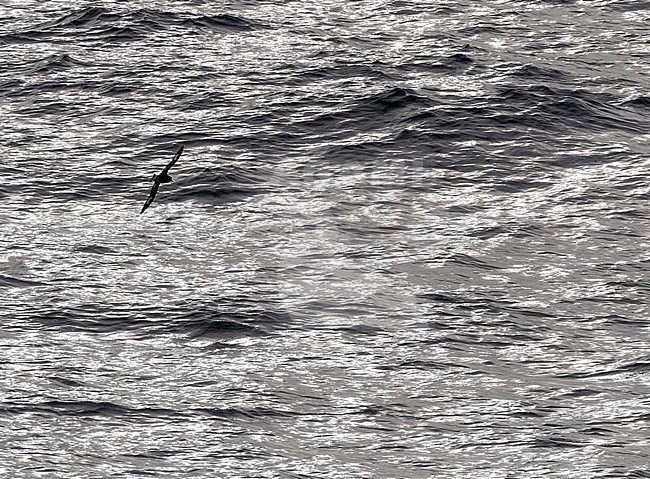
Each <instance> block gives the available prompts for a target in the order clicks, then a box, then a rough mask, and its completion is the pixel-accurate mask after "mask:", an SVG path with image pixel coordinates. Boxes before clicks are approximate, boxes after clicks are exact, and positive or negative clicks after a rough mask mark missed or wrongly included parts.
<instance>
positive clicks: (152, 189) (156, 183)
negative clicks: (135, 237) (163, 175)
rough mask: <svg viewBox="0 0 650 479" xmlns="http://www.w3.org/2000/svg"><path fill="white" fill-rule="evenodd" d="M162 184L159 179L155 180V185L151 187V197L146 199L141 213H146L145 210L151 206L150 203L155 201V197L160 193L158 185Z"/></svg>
mask: <svg viewBox="0 0 650 479" xmlns="http://www.w3.org/2000/svg"><path fill="white" fill-rule="evenodd" d="M159 186H160V183H159V182H158V181H154V183H153V186H152V187H151V191H150V192H149V198H147V201H145V203H144V206H143V207H142V211H140V214H142V213H144V211H145V210H146V209H147V208H149V205H150V204H151V203H153V199H154V198H155V197H156V193H158V187H159Z"/></svg>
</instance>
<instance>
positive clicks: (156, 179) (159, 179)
mask: <svg viewBox="0 0 650 479" xmlns="http://www.w3.org/2000/svg"><path fill="white" fill-rule="evenodd" d="M183 148H184V147H182V146H181V147H180V148H179V149H178V151H177V152H176V154H175V155H174V158H172V161H170V162H169V163H168V164H167V166H165V167H164V168H163V170H162V172H161V173H160V174H159V175H153V178H151V181H153V186H152V187H151V191H150V192H149V198H147V201H145V203H144V206H143V207H142V211H140V214H142V213H144V212H145V210H146V209H147V208H149V205H150V204H151V203H153V199H154V198H155V197H156V193H158V187H159V186H160V184H161V183H171V182H172V181H174V180H173V179H172V177H171V176H169V170H170V168H171V167H172V166H174V165H175V164H176V162H177V161H178V159H179V158H180V157H181V153H183Z"/></svg>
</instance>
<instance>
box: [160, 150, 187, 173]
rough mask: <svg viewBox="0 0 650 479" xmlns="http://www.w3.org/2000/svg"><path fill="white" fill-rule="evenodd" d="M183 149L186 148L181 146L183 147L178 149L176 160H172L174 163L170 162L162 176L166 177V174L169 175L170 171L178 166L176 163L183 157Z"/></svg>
mask: <svg viewBox="0 0 650 479" xmlns="http://www.w3.org/2000/svg"><path fill="white" fill-rule="evenodd" d="M183 148H185V147H184V146H181V147H180V148H179V149H178V151H177V152H176V154H175V155H174V158H172V161H170V162H169V163H168V164H167V166H165V168H164V169H163V170H162V173H161V174H162V176H165V173H168V172H169V170H170V168H171V167H172V166H174V165H175V164H176V162H177V161H178V159H179V158H180V157H181V154H182V153H183Z"/></svg>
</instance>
